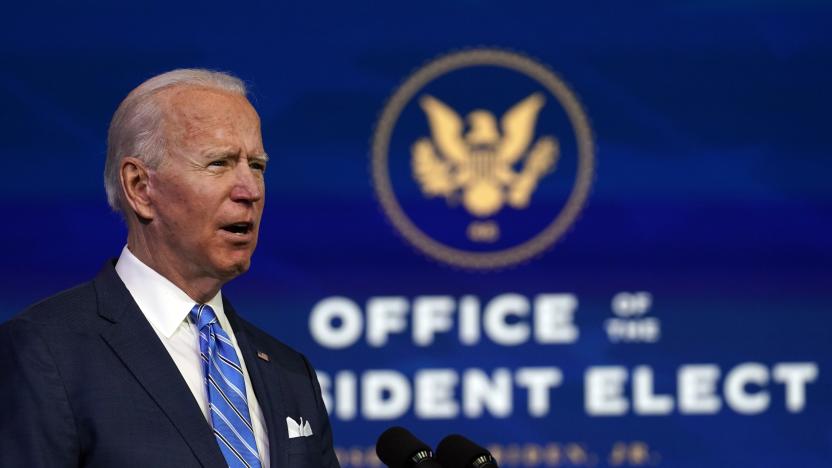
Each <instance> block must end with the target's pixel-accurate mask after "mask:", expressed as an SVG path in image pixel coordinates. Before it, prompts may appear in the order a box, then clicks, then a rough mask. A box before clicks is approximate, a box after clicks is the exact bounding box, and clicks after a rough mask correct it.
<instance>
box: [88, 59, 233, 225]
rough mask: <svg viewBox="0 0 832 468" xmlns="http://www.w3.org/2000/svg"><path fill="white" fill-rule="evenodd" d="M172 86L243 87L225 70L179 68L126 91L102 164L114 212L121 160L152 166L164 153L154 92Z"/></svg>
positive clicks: (119, 201)
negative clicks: (126, 158) (128, 159)
mask: <svg viewBox="0 0 832 468" xmlns="http://www.w3.org/2000/svg"><path fill="white" fill-rule="evenodd" d="M175 86H194V87H201V88H212V89H218V90H222V91H228V92H230V93H234V94H239V95H242V96H245V95H246V86H245V84H244V83H243V82H242V80H240V79H239V78H237V77H235V76H232V75H230V74H228V73H223V72H216V71H211V70H204V69H196V68H183V69H179V70H173V71H169V72H167V73H162V74H161V75H156V76H154V77H153V78H150V79H149V80H147V81H145V82H144V83H142V84H140V85H139V86H138V87H137V88H136V89H134V90H133V91H131V92H130V94H128V95H127V97H126V98H124V100H123V101H121V104H120V105H119V106H118V109H116V112H115V114H113V119H112V120H111V121H110V129H109V131H108V133H107V160H106V161H105V163H104V188H105V189H106V191H107V202H108V203H109V204H110V207H111V208H112V209H113V210H115V211H122V208H123V201H124V200H123V197H124V195H123V194H122V190H121V180H120V177H119V171H120V166H121V160H122V159H123V158H124V157H125V156H132V157H135V158H137V159H139V160H141V161H143V162H144V163H145V164H147V165H148V167H150V168H152V169H155V168H157V167H158V166H159V163H161V162H162V158H163V157H164V155H165V139H164V133H163V132H162V128H161V123H162V119H163V117H164V109H162V107H161V106H160V105H159V102H158V101H157V100H156V99H155V96H156V94H158V93H159V92H160V91H162V90H164V89H169V88H172V87H175Z"/></svg>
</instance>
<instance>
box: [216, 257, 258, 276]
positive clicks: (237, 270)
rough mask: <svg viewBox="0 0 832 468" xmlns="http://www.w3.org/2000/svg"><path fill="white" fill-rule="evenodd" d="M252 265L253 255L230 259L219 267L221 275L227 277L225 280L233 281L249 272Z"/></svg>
mask: <svg viewBox="0 0 832 468" xmlns="http://www.w3.org/2000/svg"><path fill="white" fill-rule="evenodd" d="M250 266H251V257H246V258H239V259H228V260H226V261H225V262H223V263H222V264H221V266H220V267H219V268H217V269H218V270H219V272H220V275H219V276H220V277H222V278H223V279H225V281H231V280H232V279H234V278H236V277H238V276H240V275H242V274H243V273H245V272H247V271H248V269H249V267H250Z"/></svg>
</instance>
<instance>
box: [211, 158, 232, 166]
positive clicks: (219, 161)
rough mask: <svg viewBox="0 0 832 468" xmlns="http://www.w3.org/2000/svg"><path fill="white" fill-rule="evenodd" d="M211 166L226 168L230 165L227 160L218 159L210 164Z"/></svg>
mask: <svg viewBox="0 0 832 468" xmlns="http://www.w3.org/2000/svg"><path fill="white" fill-rule="evenodd" d="M208 165H209V166H216V167H225V166H227V165H228V161H226V160H225V159H217V160H215V161H211V162H210V163H208Z"/></svg>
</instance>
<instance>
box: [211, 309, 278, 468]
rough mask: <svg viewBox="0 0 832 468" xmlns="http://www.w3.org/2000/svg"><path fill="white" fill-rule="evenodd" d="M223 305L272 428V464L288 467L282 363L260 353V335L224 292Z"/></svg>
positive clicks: (265, 417) (258, 398) (270, 435)
mask: <svg viewBox="0 0 832 468" xmlns="http://www.w3.org/2000/svg"><path fill="white" fill-rule="evenodd" d="M223 308H224V309H225V315H226V317H228V321H229V322H230V323H231V328H233V329H234V336H235V337H236V338H237V344H238V345H239V346H240V353H241V354H242V355H243V359H245V361H246V368H247V369H248V374H249V375H248V376H249V379H251V386H252V387H253V388H254V394H255V396H256V397H257V402H258V403H259V404H260V408H261V409H262V411H263V418H264V419H265V420H266V428H267V429H268V431H269V434H268V436H269V459H270V461H271V463H270V465H271V467H272V468H280V467H288V466H289V454H288V452H287V451H286V449H285V448H286V445H287V443H288V440H289V433H288V429H287V427H286V416H287V411H286V407H285V405H284V400H283V398H281V394H283V395H285V394H286V393H285V383H284V381H283V375H282V374H281V372H280V369H279V366H278V365H277V364H276V363H275V362H274V358H275V357H274V356H272V359H271V360H270V361H264V360H262V359H260V358H258V357H257V352H258V351H260V349H258V347H257V346H258V345H257V339H256V337H254V336H253V335H252V334H251V333H249V331H248V329H247V327H246V326H245V324H244V323H243V322H242V321H241V320H240V319H239V317H238V316H237V313H236V312H235V310H234V307H233V306H232V305H231V303H230V302H228V300H227V299H226V298H225V296H223Z"/></svg>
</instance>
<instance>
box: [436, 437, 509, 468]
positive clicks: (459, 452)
mask: <svg viewBox="0 0 832 468" xmlns="http://www.w3.org/2000/svg"><path fill="white" fill-rule="evenodd" d="M436 460H437V461H438V462H439V463H440V464H441V465H442V466H443V467H445V468H498V466H497V461H496V460H494V457H492V456H491V453H490V452H489V451H488V450H486V449H484V448H482V447H480V446H479V445H477V444H475V443H473V442H471V441H470V440H468V439H466V438H465V437H462V436H461V435H459V434H453V435H449V436H448V437H445V438H444V439H442V442H439V446H438V447H436Z"/></svg>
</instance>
